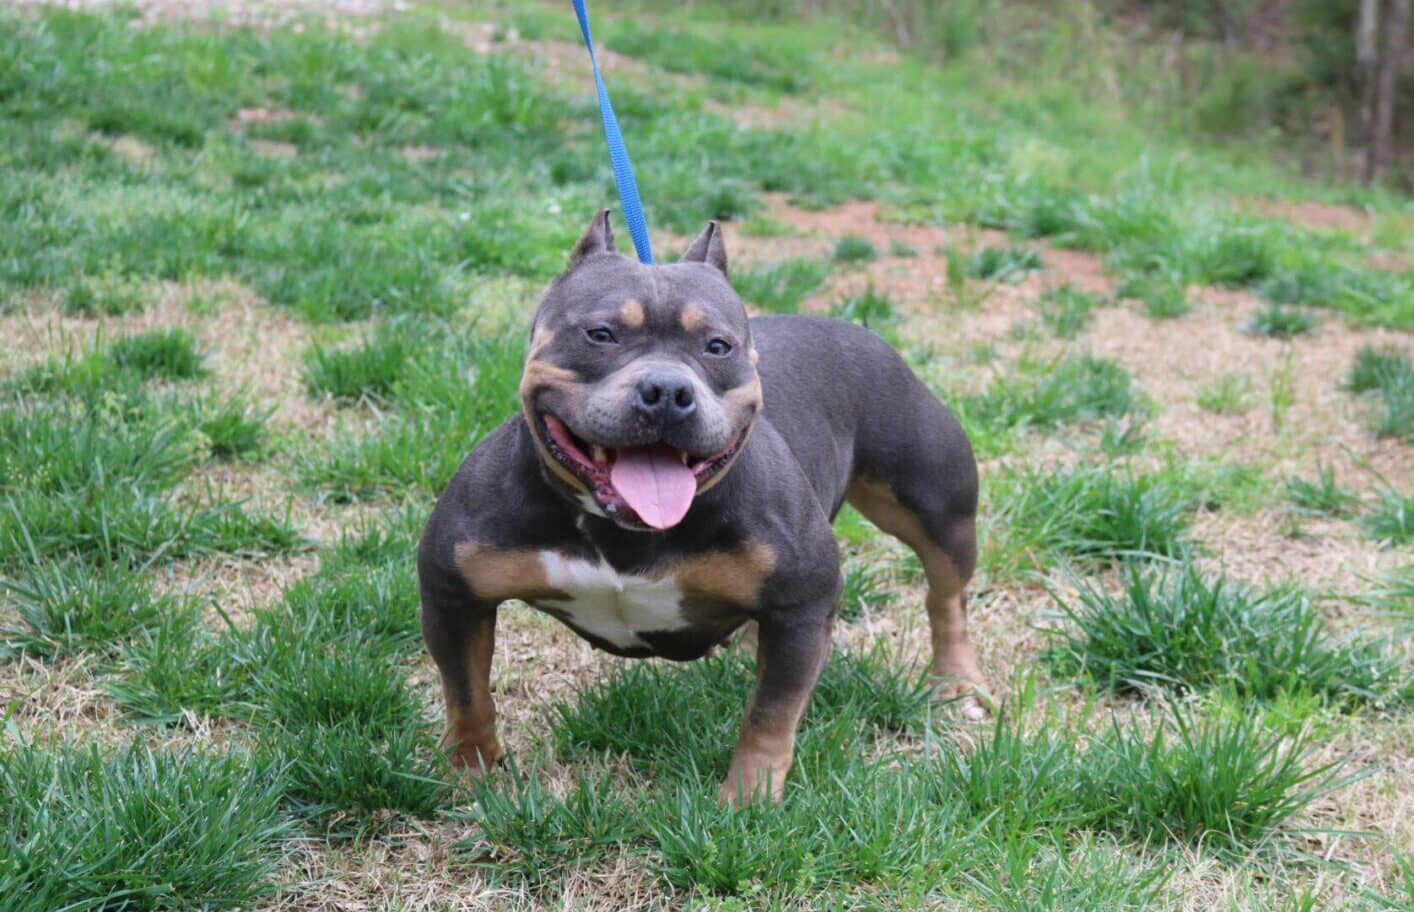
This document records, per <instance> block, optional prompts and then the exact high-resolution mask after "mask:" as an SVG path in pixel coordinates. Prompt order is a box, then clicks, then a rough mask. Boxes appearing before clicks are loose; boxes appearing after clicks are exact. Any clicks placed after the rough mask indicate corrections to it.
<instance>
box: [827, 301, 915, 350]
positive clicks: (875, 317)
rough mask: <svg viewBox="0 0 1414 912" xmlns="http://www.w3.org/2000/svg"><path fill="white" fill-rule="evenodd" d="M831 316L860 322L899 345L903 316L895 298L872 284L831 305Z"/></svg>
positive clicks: (892, 343)
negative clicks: (895, 303)
mask: <svg viewBox="0 0 1414 912" xmlns="http://www.w3.org/2000/svg"><path fill="white" fill-rule="evenodd" d="M830 316H832V317H835V318H836V319H840V320H848V321H850V322H851V323H858V324H859V325H861V326H864V327H866V328H868V329H872V330H874V332H876V333H878V334H879V335H881V336H883V337H884V338H885V339H887V340H888V342H889V344H890V345H893V346H894V347H896V348H897V347H898V345H899V334H898V328H899V324H900V323H901V322H902V317H901V316H900V315H899V312H898V308H897V307H896V306H895V305H894V302H893V299H892V298H890V297H889V296H888V295H887V294H884V293H883V292H881V291H875V290H874V286H873V285H870V286H869V287H868V288H866V289H865V290H864V292H863V293H861V294H857V295H853V296H851V297H848V298H845V299H844V300H842V301H838V302H836V303H835V304H833V305H831V307H830Z"/></svg>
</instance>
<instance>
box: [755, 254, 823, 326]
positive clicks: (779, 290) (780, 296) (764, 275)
mask: <svg viewBox="0 0 1414 912" xmlns="http://www.w3.org/2000/svg"><path fill="white" fill-rule="evenodd" d="M829 271H830V267H829V264H828V263H825V262H823V261H821V260H808V259H794V260H784V261H782V262H780V263H777V264H775V265H774V266H769V267H765V268H763V269H751V270H743V271H738V272H736V273H733V275H732V285H733V287H735V288H736V291H737V294H739V295H741V299H742V300H743V301H745V302H746V303H748V304H754V305H755V306H757V307H759V308H761V309H762V310H763V311H766V312H767V313H795V312H796V311H798V310H800V302H801V301H803V300H804V299H805V298H806V297H807V296H808V295H810V293H811V292H813V291H815V289H817V288H819V287H820V286H821V284H823V283H824V281H825V276H827V275H829Z"/></svg>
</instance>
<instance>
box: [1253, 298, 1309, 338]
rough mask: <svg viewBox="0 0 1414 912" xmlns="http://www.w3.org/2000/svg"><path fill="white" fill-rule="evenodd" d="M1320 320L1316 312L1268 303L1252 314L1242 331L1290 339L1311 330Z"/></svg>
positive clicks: (1255, 334)
mask: <svg viewBox="0 0 1414 912" xmlns="http://www.w3.org/2000/svg"><path fill="white" fill-rule="evenodd" d="M1317 322H1318V320H1317V317H1316V315H1315V314H1314V313H1311V312H1310V311H1308V310H1297V309H1296V308H1294V307H1283V306H1282V305H1280V304H1268V305H1267V306H1266V307H1263V308H1262V309H1261V310H1259V311H1257V312H1256V313H1255V314H1253V315H1252V318H1251V319H1250V320H1248V321H1247V322H1246V323H1245V324H1244V325H1243V327H1242V331H1243V332H1245V333H1248V334H1250V335H1254V336H1271V337H1273V338H1276V339H1290V338H1291V337H1292V336H1299V335H1301V334H1302V333H1305V332H1310V331H1311V330H1312V329H1313V328H1315V326H1316V323H1317Z"/></svg>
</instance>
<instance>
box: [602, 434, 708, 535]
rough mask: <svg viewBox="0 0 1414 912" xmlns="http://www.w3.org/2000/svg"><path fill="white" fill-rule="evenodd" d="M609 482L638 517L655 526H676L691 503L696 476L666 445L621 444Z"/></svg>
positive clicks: (694, 490) (659, 527) (611, 469)
mask: <svg viewBox="0 0 1414 912" xmlns="http://www.w3.org/2000/svg"><path fill="white" fill-rule="evenodd" d="M609 481H611V482H613V485H614V490H616V491H618V492H619V494H620V495H621V496H622V497H623V499H624V500H626V501H628V505H629V506H630V507H633V512H635V513H637V514H638V518H639V519H641V520H643V521H644V522H645V523H647V524H648V525H650V526H652V527H653V528H655V529H667V528H669V527H671V526H675V525H677V524H678V523H679V522H680V521H681V520H682V518H683V517H684V516H686V515H687V509H688V507H691V506H692V497H693V495H694V494H696V493H697V477H696V476H695V475H693V474H692V470H691V469H689V468H688V467H687V466H685V465H683V464H682V460H681V458H680V457H679V456H678V454H677V451H676V450H674V449H672V448H671V447H666V446H639V447H624V448H623V449H621V450H619V452H618V458H617V459H615V460H614V464H613V466H612V467H611V468H610V469H609Z"/></svg>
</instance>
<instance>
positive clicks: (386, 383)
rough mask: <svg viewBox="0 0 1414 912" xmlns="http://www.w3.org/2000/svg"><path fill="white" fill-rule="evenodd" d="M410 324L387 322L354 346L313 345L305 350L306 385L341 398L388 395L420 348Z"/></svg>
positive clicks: (343, 399)
mask: <svg viewBox="0 0 1414 912" xmlns="http://www.w3.org/2000/svg"><path fill="white" fill-rule="evenodd" d="M417 342H418V340H417V338H416V335H415V333H414V332H413V331H412V330H411V328H410V324H406V323H393V324H384V325H382V326H380V327H379V328H378V330H377V331H376V332H375V333H373V334H372V335H370V336H369V337H367V338H365V339H364V340H363V341H361V342H360V343H359V344H358V345H356V346H354V347H353V348H331V347H327V346H324V345H320V344H317V343H316V344H315V345H312V346H310V348H309V349H308V350H307V351H306V352H305V354H304V382H305V388H306V389H308V390H309V392H310V393H312V394H315V395H322V394H327V395H329V396H332V397H333V398H335V399H338V400H342V401H353V400H357V399H362V398H365V397H369V398H374V399H379V398H382V397H384V396H386V395H387V394H388V393H389V392H390V391H391V390H392V388H393V384H394V383H396V382H397V380H398V379H399V378H400V377H401V376H403V374H404V373H405V372H406V370H407V364H408V362H409V361H410V360H411V359H412V357H413V354H414V352H415V351H416V350H417Z"/></svg>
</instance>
